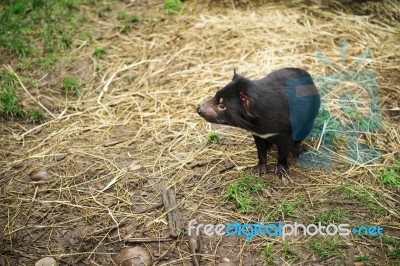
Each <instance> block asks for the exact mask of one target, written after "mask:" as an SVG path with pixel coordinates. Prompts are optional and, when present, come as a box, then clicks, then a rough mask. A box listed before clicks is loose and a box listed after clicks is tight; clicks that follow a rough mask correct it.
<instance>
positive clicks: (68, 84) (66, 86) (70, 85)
mask: <svg viewBox="0 0 400 266" xmlns="http://www.w3.org/2000/svg"><path fill="white" fill-rule="evenodd" d="M62 88H63V90H64V91H65V92H70V93H73V94H79V93H80V90H81V85H80V83H79V80H77V79H76V78H74V77H65V78H64V79H63V85H62Z"/></svg>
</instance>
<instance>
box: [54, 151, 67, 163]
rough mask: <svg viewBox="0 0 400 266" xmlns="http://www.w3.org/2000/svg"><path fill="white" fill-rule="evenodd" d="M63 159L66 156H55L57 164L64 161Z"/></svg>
mask: <svg viewBox="0 0 400 266" xmlns="http://www.w3.org/2000/svg"><path fill="white" fill-rule="evenodd" d="M65 157H67V154H65V153H64V154H59V155H57V156H56V161H57V162H59V161H62V160H64V159H65Z"/></svg>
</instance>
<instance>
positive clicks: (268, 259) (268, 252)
mask: <svg viewBox="0 0 400 266" xmlns="http://www.w3.org/2000/svg"><path fill="white" fill-rule="evenodd" d="M273 252H274V247H273V245H272V244H270V243H267V245H265V248H264V251H263V255H264V263H265V264H266V265H273V264H276V260H275V259H274V258H273V256H272V255H273V254H272V253H273Z"/></svg>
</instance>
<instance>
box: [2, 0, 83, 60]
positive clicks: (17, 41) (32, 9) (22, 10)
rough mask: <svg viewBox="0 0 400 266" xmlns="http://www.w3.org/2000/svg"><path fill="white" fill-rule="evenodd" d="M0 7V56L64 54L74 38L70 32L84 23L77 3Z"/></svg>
mask: <svg viewBox="0 0 400 266" xmlns="http://www.w3.org/2000/svg"><path fill="white" fill-rule="evenodd" d="M2 7H3V8H2V10H1V11H0V52H1V53H2V54H9V55H17V56H19V57H26V56H39V55H40V58H46V56H47V54H51V53H59V52H63V51H64V50H65V49H68V48H70V47H71V46H72V44H73V41H74V38H76V37H75V36H77V35H76V34H72V32H73V30H74V29H77V28H78V27H80V26H81V22H82V21H84V20H85V16H84V15H83V13H79V12H78V7H79V1H77V0H61V1H56V0H47V1H46V0H19V1H3V2H2ZM73 36H74V37H73Z"/></svg>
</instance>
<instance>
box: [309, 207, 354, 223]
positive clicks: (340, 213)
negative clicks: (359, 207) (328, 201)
mask: <svg viewBox="0 0 400 266" xmlns="http://www.w3.org/2000/svg"><path fill="white" fill-rule="evenodd" d="M348 217H349V213H348V211H345V210H341V209H330V210H328V211H326V212H323V213H320V214H317V215H316V216H315V217H314V221H313V223H314V224H318V223H321V224H322V225H325V226H326V225H329V224H335V223H338V222H342V221H343V220H344V219H346V218H348Z"/></svg>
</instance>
